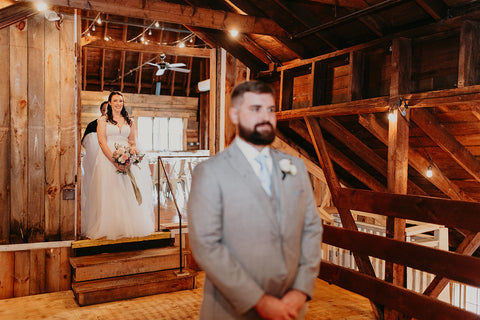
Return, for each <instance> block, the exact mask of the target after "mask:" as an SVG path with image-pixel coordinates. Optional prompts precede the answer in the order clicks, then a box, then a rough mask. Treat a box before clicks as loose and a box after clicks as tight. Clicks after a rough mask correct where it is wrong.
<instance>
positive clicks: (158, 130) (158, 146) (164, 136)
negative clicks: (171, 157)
mask: <svg viewBox="0 0 480 320" xmlns="http://www.w3.org/2000/svg"><path fill="white" fill-rule="evenodd" d="M153 141H154V147H155V151H162V150H168V118H154V130H153Z"/></svg>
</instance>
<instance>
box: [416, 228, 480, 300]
mask: <svg viewBox="0 0 480 320" xmlns="http://www.w3.org/2000/svg"><path fill="white" fill-rule="evenodd" d="M478 247H480V232H477V233H475V232H472V233H470V234H468V235H467V236H466V237H465V239H464V240H463V241H462V243H460V245H459V246H458V248H457V249H456V250H455V252H456V253H458V254H464V255H472V254H473V253H474V252H475V251H476V250H477V249H478ZM449 283H450V280H449V279H447V278H445V277H442V276H439V275H437V276H436V277H435V278H434V279H433V280H432V282H430V284H429V285H428V287H427V288H426V289H425V291H424V292H423V294H424V295H427V296H431V297H438V296H439V295H440V293H442V291H443V289H444V288H445V287H446V286H447V285H448V284H449Z"/></svg>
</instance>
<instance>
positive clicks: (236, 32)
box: [230, 29, 238, 38]
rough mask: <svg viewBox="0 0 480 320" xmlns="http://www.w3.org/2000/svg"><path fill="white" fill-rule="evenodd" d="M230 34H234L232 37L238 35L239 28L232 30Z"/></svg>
mask: <svg viewBox="0 0 480 320" xmlns="http://www.w3.org/2000/svg"><path fill="white" fill-rule="evenodd" d="M230 34H231V35H232V37H234V38H236V37H237V36H238V30H236V29H232V30H230Z"/></svg>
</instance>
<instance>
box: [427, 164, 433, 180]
mask: <svg viewBox="0 0 480 320" xmlns="http://www.w3.org/2000/svg"><path fill="white" fill-rule="evenodd" d="M426 176H427V178H431V177H432V176H433V172H432V166H428V169H427V173H426Z"/></svg>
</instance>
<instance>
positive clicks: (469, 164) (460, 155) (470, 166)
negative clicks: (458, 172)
mask: <svg viewBox="0 0 480 320" xmlns="http://www.w3.org/2000/svg"><path fill="white" fill-rule="evenodd" d="M412 120H413V121H414V122H415V123H416V124H417V125H418V126H419V127H420V128H421V129H422V130H423V132H425V133H426V134H427V135H428V136H429V137H430V138H431V139H432V140H433V141H434V142H436V143H437V144H438V146H439V147H440V148H442V149H443V151H445V152H446V153H447V154H449V155H450V156H451V157H452V158H453V159H454V160H455V161H456V162H457V163H458V164H459V165H460V166H461V167H462V168H464V169H465V170H466V171H467V172H468V173H470V174H471V175H472V176H473V177H474V178H475V180H477V181H479V182H480V161H479V160H477V158H475V156H474V155H472V154H471V153H470V151H468V149H467V148H465V147H464V146H463V145H462V144H461V143H460V142H458V140H457V139H456V138H455V137H454V136H453V135H451V134H450V133H448V132H447V131H446V129H445V128H443V127H442V125H441V124H440V123H439V122H438V120H437V119H436V118H435V116H434V115H432V114H431V113H430V112H429V111H428V110H424V109H417V110H414V111H413V112H412Z"/></svg>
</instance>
